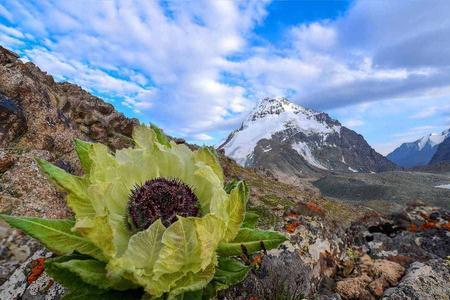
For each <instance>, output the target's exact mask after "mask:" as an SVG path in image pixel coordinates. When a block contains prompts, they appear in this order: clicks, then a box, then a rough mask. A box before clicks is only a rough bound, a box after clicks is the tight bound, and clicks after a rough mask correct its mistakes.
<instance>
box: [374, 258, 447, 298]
mask: <svg viewBox="0 0 450 300" xmlns="http://www.w3.org/2000/svg"><path fill="white" fill-rule="evenodd" d="M382 299H383V300H403V299H421V300H422V299H423V300H434V299H440V300H449V299H450V265H449V262H448V261H447V262H445V261H442V260H429V261H427V262H425V263H422V262H415V263H413V264H411V266H410V267H409V268H408V270H407V271H406V275H405V276H404V277H403V279H402V280H401V281H400V283H399V284H398V285H397V286H396V287H392V288H390V289H388V290H386V291H385V292H384V295H383V298H382Z"/></svg>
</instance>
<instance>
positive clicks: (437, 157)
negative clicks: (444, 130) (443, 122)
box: [430, 129, 450, 165]
mask: <svg viewBox="0 0 450 300" xmlns="http://www.w3.org/2000/svg"><path fill="white" fill-rule="evenodd" d="M448 132H449V134H448V136H447V138H446V139H445V140H444V141H443V142H442V143H440V144H439V146H438V147H437V149H436V153H435V154H434V155H433V157H432V158H431V160H430V165H435V164H440V163H444V162H448V163H450V129H449V130H448Z"/></svg>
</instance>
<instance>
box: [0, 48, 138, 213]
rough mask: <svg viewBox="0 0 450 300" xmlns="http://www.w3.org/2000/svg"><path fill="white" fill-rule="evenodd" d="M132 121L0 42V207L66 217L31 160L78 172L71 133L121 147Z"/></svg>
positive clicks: (127, 141) (57, 196)
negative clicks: (57, 80)
mask: <svg viewBox="0 0 450 300" xmlns="http://www.w3.org/2000/svg"><path fill="white" fill-rule="evenodd" d="M136 124H138V121H137V120H135V119H128V118H126V117H125V116H124V115H123V114H121V113H118V112H116V111H115V110H114V108H113V106H112V105H110V104H107V103H105V102H103V101H102V100H101V99H99V98H97V97H95V96H92V95H91V94H89V93H88V92H86V91H84V90H83V89H81V88H80V87H79V86H76V85H73V84H70V83H57V82H55V81H54V80H53V78H52V77H51V76H49V75H47V74H46V73H44V72H42V71H41V70H40V69H39V68H38V67H37V66H35V65H34V64H33V63H31V62H27V63H23V62H22V61H21V60H20V59H19V58H18V56H17V55H16V54H14V53H12V52H11V51H9V50H7V49H5V48H2V47H0V212H8V213H13V214H21V215H34V216H46V217H64V216H67V214H69V212H68V211H67V210H66V208H65V205H64V203H63V200H62V194H61V193H60V192H59V191H58V190H56V189H55V188H54V187H53V185H51V184H50V183H49V182H48V181H47V180H46V178H44V177H43V176H42V175H41V174H40V172H38V169H37V167H36V163H35V161H34V159H35V158H43V159H47V160H49V161H52V162H54V163H56V164H57V165H59V166H60V167H63V168H64V169H66V170H68V171H71V172H74V173H79V172H80V167H79V163H78V160H77V158H76V155H75V153H74V151H73V141H74V139H75V138H80V139H83V140H88V141H96V142H101V143H104V144H107V145H109V146H110V147H111V148H113V149H117V148H122V147H124V146H126V145H129V144H130V136H131V132H132V128H133V126H134V125H136Z"/></svg>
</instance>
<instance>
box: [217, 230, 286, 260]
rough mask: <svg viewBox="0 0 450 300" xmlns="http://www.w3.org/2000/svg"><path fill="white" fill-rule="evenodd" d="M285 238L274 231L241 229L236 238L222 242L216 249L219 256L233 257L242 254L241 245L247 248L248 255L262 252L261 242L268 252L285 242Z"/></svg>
mask: <svg viewBox="0 0 450 300" xmlns="http://www.w3.org/2000/svg"><path fill="white" fill-rule="evenodd" d="M286 239H287V238H286V236H285V235H284V234H282V233H279V232H276V231H268V230H258V229H249V228H241V230H240V231H239V233H238V234H237V236H236V238H235V239H234V240H233V241H231V242H222V243H220V244H219V247H218V248H217V253H218V254H219V255H221V256H235V255H240V254H241V253H242V248H241V245H243V246H244V247H246V248H247V250H248V252H249V253H254V252H257V251H259V250H262V247H261V242H263V243H264V247H265V248H266V249H267V250H269V249H273V248H277V247H278V246H279V245H280V244H281V243H283V242H284V241H285V240H286Z"/></svg>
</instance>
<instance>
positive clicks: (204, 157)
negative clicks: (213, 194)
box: [194, 147, 223, 182]
mask: <svg viewBox="0 0 450 300" xmlns="http://www.w3.org/2000/svg"><path fill="white" fill-rule="evenodd" d="M194 153H195V160H196V161H203V162H204V163H205V164H206V165H208V166H210V167H211V169H212V170H213V171H214V173H215V174H216V175H217V177H218V178H219V180H220V181H222V182H223V170H222V167H221V166H220V163H219V160H218V159H217V156H216V153H215V150H214V148H211V147H202V148H200V149H198V150H196V151H195V152H194Z"/></svg>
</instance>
